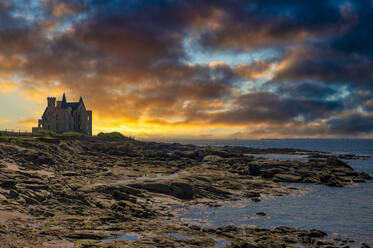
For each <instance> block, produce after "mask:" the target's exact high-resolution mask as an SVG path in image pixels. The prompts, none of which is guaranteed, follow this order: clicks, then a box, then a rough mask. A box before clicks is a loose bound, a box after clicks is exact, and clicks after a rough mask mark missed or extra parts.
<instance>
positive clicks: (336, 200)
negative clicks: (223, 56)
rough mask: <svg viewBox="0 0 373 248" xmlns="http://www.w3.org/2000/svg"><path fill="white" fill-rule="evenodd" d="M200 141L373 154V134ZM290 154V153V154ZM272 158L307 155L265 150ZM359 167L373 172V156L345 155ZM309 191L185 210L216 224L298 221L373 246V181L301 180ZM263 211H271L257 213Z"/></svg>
mask: <svg viewBox="0 0 373 248" xmlns="http://www.w3.org/2000/svg"><path fill="white" fill-rule="evenodd" d="M209 142H210V143H202V142H199V144H198V145H203V144H209V145H241V146H249V147H255V148H298V149H305V150H315V151H316V150H318V151H325V152H338V153H349V154H364V155H373V140H363V139H338V140H337V139H331V140H326V139H318V140H314V139H290V140H256V141H229V142H225V143H224V142H223V141H214V143H211V141H209ZM287 156H288V157H287ZM264 157H267V158H269V159H276V158H278V159H281V160H287V159H289V160H297V159H299V160H301V161H304V158H302V157H296V156H291V155H290V156H289V155H281V156H280V157H276V156H274V155H268V156H264ZM345 161H346V162H347V163H348V164H349V165H350V166H352V167H353V168H354V169H355V170H357V171H360V172H367V173H369V174H371V175H373V159H366V160H345ZM296 186H298V187H303V188H304V189H305V191H306V192H307V193H306V194H299V193H297V194H294V195H289V196H285V197H279V198H271V199H265V200H262V201H261V202H258V203H255V202H252V201H238V202H227V203H226V204H225V205H223V206H221V207H193V208H190V209H182V210H180V212H179V213H180V216H179V217H180V219H181V220H183V221H184V222H189V223H199V224H200V225H206V226H211V227H219V226H225V225H229V224H235V225H239V226H242V227H245V226H252V225H254V226H259V227H265V228H273V227H276V226H282V225H285V226H292V227H298V228H302V229H313V228H315V229H320V230H323V231H326V232H327V233H328V235H329V238H333V237H335V236H337V237H338V236H341V237H343V238H352V239H354V240H356V241H357V242H355V243H351V244H349V246H350V247H360V244H361V243H362V242H365V243H366V244H368V245H370V246H373V183H365V184H359V185H355V186H348V187H343V188H335V187H327V186H322V185H309V184H297V185H296ZM258 212H264V213H266V215H265V216H259V215H256V213H258Z"/></svg>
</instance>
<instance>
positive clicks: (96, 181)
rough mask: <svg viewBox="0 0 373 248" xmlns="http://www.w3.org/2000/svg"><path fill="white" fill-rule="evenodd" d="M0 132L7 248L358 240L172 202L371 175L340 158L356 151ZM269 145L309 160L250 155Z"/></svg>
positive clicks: (267, 193)
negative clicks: (197, 211)
mask: <svg viewBox="0 0 373 248" xmlns="http://www.w3.org/2000/svg"><path fill="white" fill-rule="evenodd" d="M0 141H1V142H0V203H1V204H0V247H214V246H215V245H218V246H219V245H221V246H220V247H224V245H226V247H348V244H349V242H352V240H332V241H326V240H325V239H324V238H325V236H326V233H324V232H323V231H320V230H299V229H296V228H292V227H278V228H275V229H273V230H267V229H260V228H254V227H253V228H246V229H242V228H239V227H236V226H226V227H220V228H217V229H211V228H207V227H206V228H204V227H202V226H200V225H191V224H185V223H183V222H181V221H179V220H178V219H177V218H176V217H175V212H174V211H173V210H172V209H173V208H172V207H173V206H183V205H184V206H190V205H195V204H205V205H210V206H219V205H221V204H222V202H224V201H232V200H242V199H247V198H248V199H251V200H253V201H260V200H261V199H262V198H264V197H272V196H276V197H277V196H283V195H287V194H289V193H290V192H292V191H295V190H297V188H296V187H289V186H287V184H288V183H311V184H321V185H325V186H329V187H343V186H346V185H351V184H357V183H364V182H368V181H372V178H371V177H370V175H368V174H366V173H359V172H356V171H354V170H353V169H352V168H351V167H350V166H348V165H347V164H346V163H344V162H342V161H341V160H339V159H341V158H343V156H348V158H350V159H353V158H355V157H354V156H353V155H340V156H342V157H339V158H338V157H335V156H332V155H330V154H327V153H318V152H307V151H300V150H293V149H268V150H261V149H251V148H246V147H211V146H209V147H199V146H193V145H181V144H167V143H155V142H140V141H135V140H130V139H124V138H118V139H105V138H98V137H58V138H56V137H35V138H27V139H22V138H17V139H0ZM265 153H285V154H302V155H306V156H308V157H309V158H310V159H309V161H308V162H299V161H275V160H268V159H263V158H260V157H254V156H252V154H265ZM344 158H346V157H344ZM219 242H221V243H219ZM363 247H364V245H363ZM365 247H368V246H365Z"/></svg>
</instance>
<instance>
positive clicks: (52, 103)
mask: <svg viewBox="0 0 373 248" xmlns="http://www.w3.org/2000/svg"><path fill="white" fill-rule="evenodd" d="M47 100H48V108H55V107H56V98H55V97H48V98H47Z"/></svg>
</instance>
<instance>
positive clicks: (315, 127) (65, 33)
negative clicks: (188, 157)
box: [0, 0, 373, 139]
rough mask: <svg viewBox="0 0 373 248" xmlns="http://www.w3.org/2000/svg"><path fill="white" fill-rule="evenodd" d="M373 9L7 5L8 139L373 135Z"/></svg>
mask: <svg viewBox="0 0 373 248" xmlns="http://www.w3.org/2000/svg"><path fill="white" fill-rule="evenodd" d="M372 18H373V0H359V1H353V0H349V1H348V0H346V1H344V0H329V1H328V0H312V1H311V0H304V1H301V0H216V1H211V0H123V1H119V0H112V1H103V0H0V129H5V128H10V129H12V128H13V129H23V130H25V129H27V130H31V127H32V126H36V125H37V119H38V118H40V116H41V114H42V112H43V111H44V108H45V106H46V97H47V96H56V97H57V98H58V99H60V98H61V97H62V94H63V92H66V96H67V100H68V101H77V100H78V99H79V97H80V96H82V97H83V99H84V101H85V104H86V106H87V108H88V109H91V110H93V129H94V130H93V132H94V133H98V132H100V131H120V132H122V133H123V134H126V135H131V136H135V137H137V138H147V139H160V138H191V139H193V138H194V139H198V138H199V139H206V138H219V139H224V138H227V139H230V138H241V139H248V138H283V137H373V21H372Z"/></svg>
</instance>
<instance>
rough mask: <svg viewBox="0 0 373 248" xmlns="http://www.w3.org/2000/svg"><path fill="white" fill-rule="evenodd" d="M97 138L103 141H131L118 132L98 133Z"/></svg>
mask: <svg viewBox="0 0 373 248" xmlns="http://www.w3.org/2000/svg"><path fill="white" fill-rule="evenodd" d="M97 137H99V138H105V139H127V140H133V139H132V138H129V137H127V136H124V135H123V134H121V133H120V132H111V133H103V132H101V133H99V134H97Z"/></svg>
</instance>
